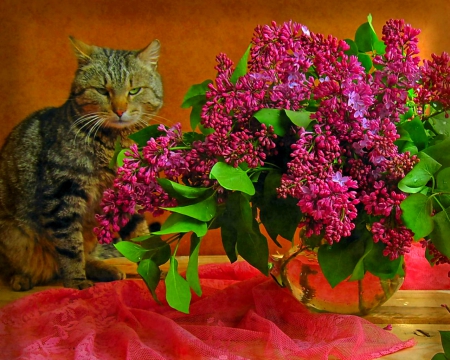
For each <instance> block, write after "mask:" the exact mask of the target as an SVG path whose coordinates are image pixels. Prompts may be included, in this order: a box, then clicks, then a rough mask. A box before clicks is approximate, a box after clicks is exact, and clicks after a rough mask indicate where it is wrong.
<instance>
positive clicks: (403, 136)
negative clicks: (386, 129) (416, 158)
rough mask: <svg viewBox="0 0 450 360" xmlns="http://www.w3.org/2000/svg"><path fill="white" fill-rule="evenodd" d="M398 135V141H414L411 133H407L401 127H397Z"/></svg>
mask: <svg viewBox="0 0 450 360" xmlns="http://www.w3.org/2000/svg"><path fill="white" fill-rule="evenodd" d="M397 134H399V135H400V137H399V138H398V139H397V140H396V141H412V139H411V136H409V132H408V131H406V129H405V128H404V127H402V126H401V125H398V126H397Z"/></svg>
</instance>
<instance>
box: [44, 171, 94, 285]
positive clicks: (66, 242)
mask: <svg viewBox="0 0 450 360" xmlns="http://www.w3.org/2000/svg"><path fill="white" fill-rule="evenodd" d="M46 179H47V180H48V182H47V183H43V184H44V185H46V186H43V189H42V192H41V193H40V200H41V201H40V202H41V213H40V223H41V226H42V228H43V229H44V230H45V232H46V234H47V237H48V239H49V241H50V243H52V244H53V246H54V249H55V254H56V259H57V262H58V267H59V275H60V277H61V278H62V281H63V285H64V286H65V287H70V288H75V289H85V288H88V287H90V286H93V282H92V281H90V280H88V279H87V277H86V271H85V266H86V259H85V254H84V239H83V225H82V222H83V217H84V216H85V214H86V209H87V206H88V199H89V196H88V193H87V191H86V190H85V189H84V187H83V186H82V185H81V182H78V181H77V180H72V179H70V180H69V179H66V178H63V179H58V180H55V179H52V177H51V176H50V175H49V176H48V177H47V178H46Z"/></svg>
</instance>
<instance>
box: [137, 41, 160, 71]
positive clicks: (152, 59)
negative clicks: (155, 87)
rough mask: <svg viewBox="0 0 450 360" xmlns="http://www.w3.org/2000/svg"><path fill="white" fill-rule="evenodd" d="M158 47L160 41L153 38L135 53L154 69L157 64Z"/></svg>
mask: <svg viewBox="0 0 450 360" xmlns="http://www.w3.org/2000/svg"><path fill="white" fill-rule="evenodd" d="M160 49H161V43H160V42H159V40H153V41H152V42H151V43H150V45H148V46H147V47H146V48H144V49H142V50H140V51H139V52H138V53H137V58H138V59H139V60H141V61H142V62H143V63H144V64H147V65H149V66H151V67H153V68H155V69H156V66H157V65H158V59H159V50H160Z"/></svg>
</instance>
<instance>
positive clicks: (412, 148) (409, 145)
mask: <svg viewBox="0 0 450 360" xmlns="http://www.w3.org/2000/svg"><path fill="white" fill-rule="evenodd" d="M397 144H398V143H396V145H397ZM397 146H398V145H397ZM399 149H400V151H401V152H402V153H405V152H407V151H408V152H409V154H410V155H411V156H412V155H417V154H418V153H419V149H417V146H416V145H414V143H413V142H412V141H405V142H404V145H403V146H401V147H399Z"/></svg>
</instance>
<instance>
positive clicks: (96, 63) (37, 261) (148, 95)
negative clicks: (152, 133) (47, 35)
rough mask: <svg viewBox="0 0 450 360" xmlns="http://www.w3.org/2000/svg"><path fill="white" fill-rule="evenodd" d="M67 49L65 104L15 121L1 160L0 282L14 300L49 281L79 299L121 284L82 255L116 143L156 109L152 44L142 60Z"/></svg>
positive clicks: (158, 96)
mask: <svg viewBox="0 0 450 360" xmlns="http://www.w3.org/2000/svg"><path fill="white" fill-rule="evenodd" d="M71 43H72V45H73V48H74V51H75V54H76V56H77V59H78V69H77V71H76V74H75V79H74V81H73V84H72V88H71V93H70V97H69V99H68V100H67V101H66V103H64V104H63V105H62V106H61V107H59V108H46V109H43V110H40V111H37V112H35V113H33V114H32V115H30V116H29V117H28V118H26V119H25V120H23V121H22V122H21V123H20V124H19V125H17V126H16V127H15V128H14V129H13V131H12V133H11V134H10V135H9V137H8V138H7V139H6V142H5V144H4V146H3V148H2V150H1V152H0V274H2V275H3V276H4V277H5V280H6V281H9V283H10V285H11V288H12V289H13V290H16V291H22V290H28V289H31V288H32V287H33V286H35V285H38V284H44V283H46V282H48V281H50V280H52V279H54V278H56V277H60V278H62V281H63V284H64V286H65V287H71V288H77V289H84V288H87V287H90V286H92V285H93V282H92V280H95V281H113V280H118V279H122V278H123V277H124V274H123V273H122V272H121V271H120V270H118V269H117V268H115V267H113V266H111V265H107V264H105V263H104V262H102V261H100V260H98V259H96V258H94V257H92V256H91V255H90V254H91V252H92V251H93V249H94V248H95V246H96V243H97V240H96V238H95V236H94V234H93V231H92V229H93V227H94V226H96V222H95V218H94V215H95V214H96V213H97V212H98V211H99V202H100V199H101V196H102V193H103V191H104V190H105V189H106V188H107V187H109V186H111V185H112V181H113V178H114V172H113V171H112V170H111V169H110V168H109V167H108V165H109V162H110V159H111V158H112V155H113V153H114V144H115V142H116V139H118V138H120V139H121V142H122V146H126V145H129V141H130V140H128V139H127V136H128V135H129V134H131V133H133V132H135V131H137V130H140V129H141V128H143V127H145V126H147V124H148V122H149V120H150V119H151V118H152V117H153V116H154V115H155V114H156V112H157V111H158V110H159V109H160V107H161V106H162V96H163V91H162V83H161V77H160V75H159V73H158V72H157V62H158V58H159V51H160V43H159V41H158V40H154V41H153V42H152V43H151V44H150V45H148V46H147V47H146V48H144V49H143V50H140V51H123V50H111V49H106V48H100V47H96V46H91V45H87V44H84V43H83V42H81V41H79V40H76V39H73V38H71Z"/></svg>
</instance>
